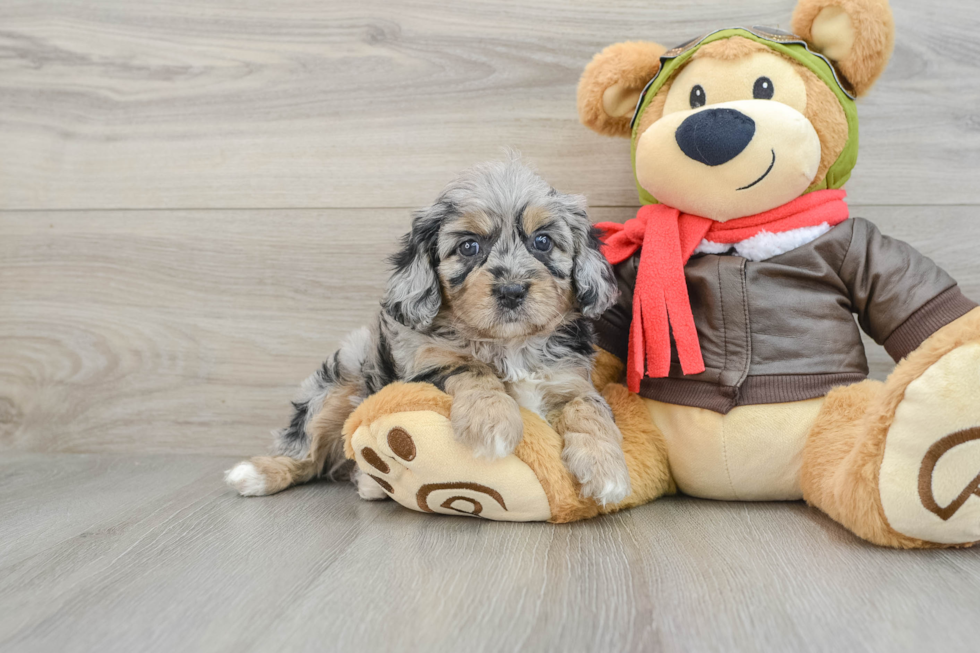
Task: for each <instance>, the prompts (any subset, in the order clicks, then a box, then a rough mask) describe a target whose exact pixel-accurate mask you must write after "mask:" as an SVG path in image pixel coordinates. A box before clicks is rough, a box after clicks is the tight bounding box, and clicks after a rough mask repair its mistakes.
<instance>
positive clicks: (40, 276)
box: [0, 0, 980, 454]
mask: <svg viewBox="0 0 980 653" xmlns="http://www.w3.org/2000/svg"><path fill="white" fill-rule="evenodd" d="M892 4H893V6H894V10H895V15H896V22H897V26H898V45H897V47H896V51H895V56H894V58H893V60H892V64H891V67H890V68H889V69H888V71H887V72H886V73H885V75H884V77H883V79H882V80H881V82H880V83H879V84H878V86H877V87H876V89H875V90H874V92H873V93H872V95H871V96H870V97H868V98H867V99H865V100H864V101H862V102H861V104H860V112H861V119H862V135H861V140H862V152H861V160H860V163H859V165H858V168H857V170H856V171H855V174H854V177H853V178H852V181H851V182H850V183H849V185H848V190H849V193H850V202H851V205H852V207H853V211H852V213H853V214H855V215H861V216H864V217H868V218H870V219H872V220H874V221H876V222H878V224H879V225H880V226H881V227H882V228H883V230H885V231H886V232H887V233H891V234H892V235H895V236H898V237H900V238H903V239H905V240H908V241H910V242H912V243H914V244H915V245H916V246H918V247H919V248H920V249H922V250H923V251H924V252H926V253H927V254H929V255H930V256H933V257H934V258H936V259H937V260H939V261H941V262H942V263H943V265H944V266H945V267H946V268H947V269H948V270H950V272H952V273H953V274H954V276H956V277H957V278H958V279H959V280H960V282H961V285H962V286H963V287H964V289H965V290H966V292H967V293H968V294H970V295H972V296H973V297H975V298H980V261H978V255H977V246H978V244H980V222H978V220H977V218H976V215H977V208H978V204H980V184H978V170H980V109H978V107H980V70H978V66H980V41H978V40H977V38H976V35H977V34H978V33H980V11H978V9H977V6H976V4H975V2H974V1H973V0H941V1H939V2H935V3H924V2H921V1H912V0H894V1H893V3H892ZM792 7H793V2H792V0H752V1H751V2H725V1H722V0H685V1H684V2H676V1H672V2H667V1H666V0H637V1H634V0H615V1H603V2H595V1H594V0H593V1H591V2H584V1H581V0H576V1H573V2H568V1H565V0H483V1H468V2H465V3H464V2H445V1H441V0H440V1H425V0H411V1H407V2H397V3H396V2H383V1H381V0H358V1H356V2H355V1H352V0H345V1H340V0H283V1H280V2H275V3H269V2H265V1H259V0H234V1H233V0H213V1H210V2H207V3H163V2H149V1H148V0H100V1H98V2H95V1H92V0H88V1H84V2H83V1H72V0H4V1H3V2H2V3H0V449H7V450H11V449H14V450H27V451H44V452H55V451H57V452H145V451H150V452H185V453H190V452H196V453H223V454H224V453H231V454H250V453H257V452H261V451H264V450H265V447H266V446H267V444H268V431H269V430H270V429H273V428H275V427H277V426H280V425H281V424H282V423H283V421H284V420H285V419H286V418H287V416H288V399H289V398H290V397H291V395H292V392H293V389H294V388H295V386H296V385H297V384H298V382H299V381H300V380H302V379H303V378H304V377H305V376H306V375H307V374H308V373H309V372H310V371H312V370H313V369H314V367H315V366H316V365H317V364H318V363H319V361H320V360H321V359H322V358H323V357H324V356H325V355H326V354H328V353H330V352H331V351H332V350H333V349H334V348H335V347H336V345H337V344H338V341H339V339H340V338H341V337H342V335H343V334H344V333H345V332H347V331H349V330H350V329H352V328H354V327H356V326H358V325H360V324H362V323H364V322H365V321H366V320H367V319H368V318H369V317H370V315H371V314H372V312H373V311H374V308H375V306H376V302H377V299H378V297H379V293H380V290H381V287H382V283H383V280H384V278H385V269H384V263H383V258H384V257H385V256H386V255H387V254H389V253H390V252H391V251H392V250H393V247H394V241H395V238H396V237H397V236H398V235H399V234H400V233H402V232H403V231H404V230H405V229H406V226H407V224H408V217H409V213H410V210H411V209H412V208H413V207H418V206H420V205H423V204H425V203H426V202H428V201H430V200H431V199H433V198H434V196H435V195H436V194H437V192H438V191H439V189H440V188H441V187H442V185H443V184H444V183H445V182H446V181H447V180H449V179H450V177H451V176H452V175H453V174H454V173H455V172H456V171H458V170H460V169H462V168H464V167H466V166H469V165H471V164H473V163H476V162H478V161H482V160H485V159H489V158H494V157H499V156H501V154H502V148H503V147H504V146H511V147H514V148H516V149H519V150H520V151H521V152H523V154H524V155H525V157H526V159H527V160H529V161H530V162H532V163H533V164H534V165H535V166H536V167H537V168H538V169H539V170H540V172H541V173H542V174H543V175H544V176H545V177H546V178H548V179H549V180H550V181H551V182H552V183H553V184H554V185H555V186H557V187H559V188H562V189H564V190H569V191H576V192H581V193H585V194H586V195H588V196H589V198H590V201H591V203H592V205H593V207H594V208H593V216H594V217H595V218H596V219H625V218H626V217H629V215H630V214H631V213H632V212H633V210H634V209H635V206H636V197H635V191H634V189H633V188H632V184H631V176H630V171H629V161H628V151H629V149H628V144H627V142H626V141H619V140H610V139H604V138H601V137H599V136H597V135H595V134H592V133H591V132H589V131H588V130H586V129H585V128H584V127H581V126H580V125H579V124H578V121H577V119H576V114H575V85H576V81H577V79H578V76H579V73H580V71H581V69H582V67H583V66H584V65H585V64H586V62H587V61H588V60H589V58H590V57H591V56H592V54H593V53H595V52H596V51H598V50H599V49H601V48H602V47H604V46H605V45H607V44H609V43H612V42H614V41H618V40H626V39H652V40H658V41H660V42H662V43H665V44H667V45H673V44H676V43H679V42H681V41H684V40H686V39H688V38H690V37H692V36H694V35H696V34H699V33H701V32H704V31H706V30H708V29H711V28H716V27H721V26H727V25H732V24H745V25H752V24H767V25H775V26H782V27H784V28H785V27H788V23H789V16H790V13H791V10H792ZM872 360H873V367H874V373H875V375H876V376H878V377H879V378H880V377H882V376H883V375H884V374H885V373H887V370H888V369H889V367H890V361H889V360H888V359H887V357H886V356H885V355H884V353H883V352H882V351H881V350H880V349H878V348H873V350H872Z"/></svg>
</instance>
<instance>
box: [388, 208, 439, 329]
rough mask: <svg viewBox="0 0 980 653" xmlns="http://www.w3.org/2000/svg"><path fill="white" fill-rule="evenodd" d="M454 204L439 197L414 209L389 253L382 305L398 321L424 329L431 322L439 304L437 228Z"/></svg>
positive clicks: (414, 327) (437, 311)
mask: <svg viewBox="0 0 980 653" xmlns="http://www.w3.org/2000/svg"><path fill="white" fill-rule="evenodd" d="M454 211H455V207H453V206H452V204H451V203H449V202H447V201H444V200H442V199H440V200H439V201H437V202H436V203H435V204H433V205H432V206H430V207H429V208H427V209H422V210H421V211H416V213H415V216H414V218H413V219H412V230H411V231H410V232H409V233H407V234H405V235H404V236H403V237H402V248H401V249H400V250H399V251H398V252H397V253H396V254H395V255H394V256H392V257H391V264H392V266H393V267H394V271H393V272H392V274H391V277H389V278H388V285H387V286H386V287H385V294H384V299H383V300H382V302H381V306H382V308H384V310H385V311H386V312H387V313H388V314H389V315H391V317H393V318H395V319H396V320H398V321H399V322H401V323H402V324H404V325H405V326H408V327H412V328H413V329H425V328H427V327H428V326H429V325H431V324H432V320H434V319H435V317H436V315H437V314H438V313H439V308H440V306H441V305H442V293H441V292H440V287H439V275H438V274H437V273H436V266H437V265H438V264H439V262H438V258H439V255H438V251H437V247H436V246H437V244H438V240H439V229H440V228H441V227H442V224H443V222H444V221H445V220H446V218H447V217H448V216H449V215H452V214H453V213H454Z"/></svg>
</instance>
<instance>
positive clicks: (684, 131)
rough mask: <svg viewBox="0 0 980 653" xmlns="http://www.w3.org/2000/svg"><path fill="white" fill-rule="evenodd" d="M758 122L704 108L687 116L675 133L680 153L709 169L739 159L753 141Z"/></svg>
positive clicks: (732, 110) (728, 110) (730, 110)
mask: <svg viewBox="0 0 980 653" xmlns="http://www.w3.org/2000/svg"><path fill="white" fill-rule="evenodd" d="M754 135H755V121H754V120H752V119H751V118H749V117H748V116H747V115H745V114H744V113H742V112H741V111H736V110H735V109H724V108H721V109H705V110H704V111H699V112H697V113H695V114H694V115H692V116H688V117H687V119H686V120H684V122H682V123H681V126H680V127H678V128H677V131H676V132H675V133H674V138H676V139H677V144H678V145H679V146H680V148H681V151H682V152H683V153H684V154H686V155H687V156H689V157H690V158H692V159H694V160H695V161H700V162H701V163H703V164H705V165H707V166H720V165H721V164H722V163H728V162H729V161H731V160H732V159H734V158H735V157H737V156H738V155H739V154H740V153H741V152H742V150H744V149H745V147H746V146H747V145H748V144H749V143H750V142H751V141H752V137H753V136H754Z"/></svg>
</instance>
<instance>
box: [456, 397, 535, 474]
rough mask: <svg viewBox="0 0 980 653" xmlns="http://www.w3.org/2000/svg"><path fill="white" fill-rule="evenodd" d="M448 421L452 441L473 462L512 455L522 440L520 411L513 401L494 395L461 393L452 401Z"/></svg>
mask: <svg viewBox="0 0 980 653" xmlns="http://www.w3.org/2000/svg"><path fill="white" fill-rule="evenodd" d="M450 421H451V422H452V425H453V433H454V434H455V436H456V440H458V441H459V442H462V443H463V444H465V445H466V446H468V447H469V448H470V449H472V451H473V455H475V456H476V457H477V458H489V459H491V460H492V459H494V458H503V457H504V456H509V455H510V454H512V453H514V449H516V448H517V445H518V444H519V443H520V441H521V438H522V437H523V436H524V423H523V422H522V421H521V409H520V407H519V406H518V405H517V402H516V401H515V400H514V398H513V397H511V396H509V395H507V394H505V393H503V392H494V391H475V392H462V393H460V394H457V395H456V396H455V397H453V406H452V409H451V411H450Z"/></svg>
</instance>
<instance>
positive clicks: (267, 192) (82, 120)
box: [0, 0, 980, 209]
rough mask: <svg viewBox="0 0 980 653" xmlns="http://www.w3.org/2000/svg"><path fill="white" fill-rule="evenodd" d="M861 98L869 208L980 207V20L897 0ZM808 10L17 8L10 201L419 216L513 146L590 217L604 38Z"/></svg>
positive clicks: (0, 172) (8, 80) (7, 48)
mask: <svg viewBox="0 0 980 653" xmlns="http://www.w3.org/2000/svg"><path fill="white" fill-rule="evenodd" d="M893 4H894V5H895V16H896V23H897V28H898V45H897V48H896V51H895V56H894V60H893V62H892V65H891V67H890V68H889V69H888V70H887V71H886V73H885V75H884V77H883V79H882V80H881V82H880V83H879V84H878V86H877V87H876V88H875V90H874V91H873V92H872V94H871V95H870V96H869V97H868V98H867V99H866V100H865V101H862V103H861V115H862V137H861V140H862V154H861V163H860V164H859V166H858V169H857V172H856V173H855V176H854V179H853V181H852V183H851V184H850V190H851V195H852V198H853V199H854V200H855V201H857V202H859V203H863V204H926V203H938V204H967V203H971V204H975V203H978V202H980V187H978V185H977V184H976V183H975V179H976V170H977V169H978V167H980V128H978V125H980V119H978V117H977V113H976V107H977V106H978V105H980V74H978V66H980V46H978V45H977V41H976V38H975V35H976V34H977V33H978V32H980V14H978V12H977V11H976V9H975V3H974V2H973V0H945V1H944V2H943V3H942V9H941V11H939V10H937V9H936V8H935V7H934V6H933V5H932V4H930V3H927V2H912V1H911V0H895V2H893ZM793 6H794V2H793V0H754V1H753V2H741V3H732V2H721V1H720V0H687V1H685V2H683V3H677V2H666V1H663V0H661V1H657V2H651V1H649V0H616V2H602V3H596V2H594V1H591V0H574V1H571V2H570V1H567V0H534V1H531V2H529V1H526V0H477V1H473V2H465V3H447V2H436V1H433V0H411V1H406V2H398V3H393V2H390V1H387V0H358V1H356V2H354V1H353V0H344V1H342V0H334V1H330V2H324V1H314V0H284V1H282V2H275V3H269V2H262V1H260V0H234V1H233V0H215V1H212V2H208V3H207V4H206V5H201V4H200V3H173V2H167V3H159V2H147V1H146V0H102V1H100V2H98V3H92V2H84V1H82V0H5V2H3V3H2V4H0V143H2V146H3V156H2V157H0V209H84V208H132V209H135V208H150V209H157V208H230V207H237V208H273V207H293V208H320V207H374V206H388V207H407V206H416V205H419V204H421V203H424V202H425V201H427V200H429V199H430V191H429V188H431V187H433V186H439V185H441V184H443V183H444V182H445V181H447V180H448V179H449V178H450V177H451V176H452V175H453V174H455V172H456V171H458V170H460V169H462V168H464V167H467V166H469V165H471V164H473V163H475V162H477V161H481V160H484V159H487V158H492V157H495V156H499V153H500V151H501V148H502V147H503V146H511V147H516V148H518V149H520V150H522V151H523V152H524V153H525V154H526V155H527V157H528V158H529V159H530V160H532V161H533V162H535V163H536V164H537V165H538V166H539V167H540V169H541V171H542V172H543V173H544V174H545V175H546V176H547V177H548V178H549V179H550V180H551V181H552V182H553V183H554V184H556V185H558V186H560V187H564V188H568V189H570V190H575V191H579V192H583V193H586V194H588V195H589V196H590V198H591V200H592V203H593V204H594V205H600V206H630V205H632V204H634V203H635V202H636V192H635V189H634V188H633V186H632V183H631V175H630V172H629V162H628V155H627V153H628V146H627V144H626V142H625V141H620V140H613V139H605V138H602V137H599V136H597V135H594V134H592V133H590V132H589V131H588V130H586V129H585V128H583V127H582V126H580V125H579V124H578V121H577V118H576V114H575V86H576V82H577V80H578V77H579V74H580V73H581V70H582V68H583V67H584V65H585V64H586V63H587V62H588V61H589V59H590V58H591V56H592V55H593V54H594V53H595V52H597V51H599V50H600V49H601V48H603V47H604V46H606V45H608V44H610V43H613V42H616V41H621V40H628V39H653V40H659V41H661V42H663V43H665V44H667V45H668V46H669V45H673V44H676V43H680V42H683V41H686V40H687V39H689V38H691V37H693V36H696V35H697V34H701V33H704V32H706V31H709V30H711V29H716V28H719V27H725V26H729V25H739V24H742V25H753V24H769V25H776V26H782V27H787V26H788V23H789V16H790V13H791V10H792V8H793Z"/></svg>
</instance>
